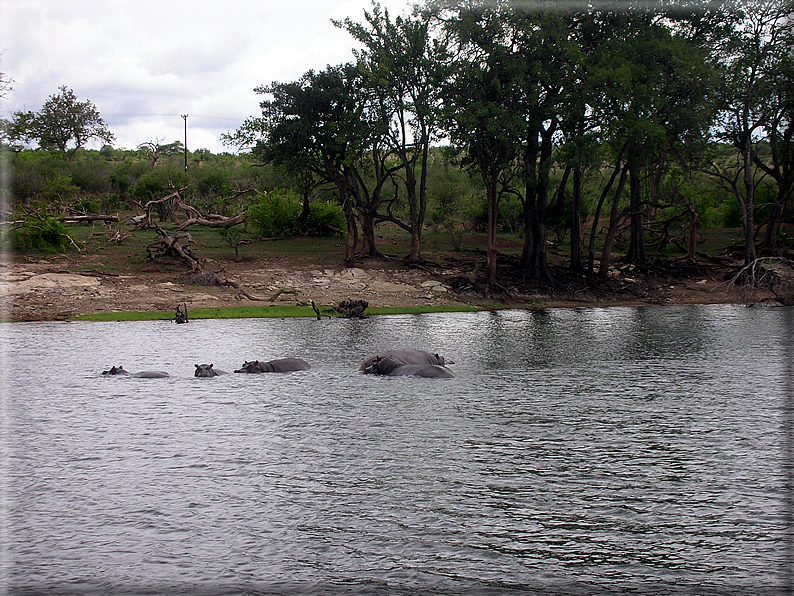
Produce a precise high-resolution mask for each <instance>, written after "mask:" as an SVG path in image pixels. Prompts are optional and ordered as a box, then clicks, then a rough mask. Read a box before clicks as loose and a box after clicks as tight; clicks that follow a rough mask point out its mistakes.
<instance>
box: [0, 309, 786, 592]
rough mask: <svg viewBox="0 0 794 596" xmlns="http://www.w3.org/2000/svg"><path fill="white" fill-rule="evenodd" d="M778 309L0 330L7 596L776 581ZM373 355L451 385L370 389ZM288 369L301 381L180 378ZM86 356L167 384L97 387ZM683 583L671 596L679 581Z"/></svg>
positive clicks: (92, 362) (782, 318)
mask: <svg viewBox="0 0 794 596" xmlns="http://www.w3.org/2000/svg"><path fill="white" fill-rule="evenodd" d="M792 316H794V311H792V310H790V309H773V310H763V309H758V310H756V309H746V308H738V307H724V306H719V307H685V308H653V309H649V308H639V309H633V308H625V309H562V310H550V311H538V312H528V311H503V312H496V313H477V314H446V315H424V316H405V317H378V318H371V319H367V320H324V321H314V320H308V319H307V320H235V321H192V322H191V323H190V324H189V325H173V324H172V323H167V322H151V323H85V324H84V323H69V324H64V323H53V324H18V325H3V326H0V333H2V334H3V335H2V340H3V343H4V345H6V346H8V347H9V349H10V354H11V363H12V365H13V374H11V375H9V378H8V379H7V386H6V392H7V394H8V400H7V403H6V405H5V425H4V429H3V430H4V434H5V436H4V441H3V449H4V453H3V455H4V461H5V462H6V465H5V472H6V473H5V476H6V478H7V483H8V484H7V507H6V512H7V520H6V524H5V536H4V540H3V543H4V545H5V548H6V552H5V557H4V569H3V574H4V575H3V579H4V582H5V584H6V585H7V586H8V588H9V590H10V592H11V593H14V594H16V593H31V594H33V593H45V594H46V593H64V592H68V593H95V592H96V593H105V594H116V593H141V592H142V591H149V592H151V593H165V592H167V593H185V594H190V593H196V592H197V591H206V592H209V593H230V594H231V593H245V592H248V593H250V592H265V593H273V592H276V593H301V594H304V593H335V592H342V593H346V592H354V593H358V592H361V593H383V594H391V593H416V592H419V593H427V594H439V593H444V594H461V593H468V592H472V593H489V594H501V593H514V592H515V593H525V592H529V593H549V592H557V593H588V594H590V593H612V592H614V593H620V592H626V591H631V592H635V593H637V592H639V593H645V592H654V593H659V594H666V593H671V592H677V591H681V592H686V593H704V594H706V593H717V592H718V593H725V592H730V591H731V590H734V591H735V593H747V591H748V590H752V592H753V593H783V592H784V589H783V587H784V586H783V584H784V582H785V576H784V574H783V569H784V565H785V556H786V555H785V553H786V549H785V548H784V547H785V544H784V527H783V517H782V516H783V513H784V511H785V503H786V496H787V495H786V494H785V491H784V487H785V478H784V476H783V471H782V468H783V466H782V463H783V462H782V453H783V449H782V446H783V443H784V439H785V437H784V433H783V432H782V426H781V424H782V422H781V404H782V400H783V396H784V386H785V381H786V379H785V376H784V372H783V371H784V370H785V364H786V356H787V354H788V353H789V351H790V349H791V347H792V345H791V338H790V337H788V336H787V335H786V333H785V329H786V325H787V323H790V321H789V319H790V318H791V317H792ZM396 347H417V348H423V349H430V350H432V351H438V352H439V353H441V354H442V355H444V356H445V357H447V358H448V359H450V360H453V361H454V362H455V364H454V365H453V369H454V371H455V373H456V378H454V379H448V380H447V379H445V380H437V379H411V378H378V377H372V376H368V375H367V376H365V375H360V374H359V373H358V372H357V371H358V365H359V364H360V362H361V361H362V360H364V359H365V358H366V357H368V356H370V355H371V354H374V353H376V352H379V351H382V350H385V349H389V348H396ZM282 356H299V357H303V358H305V359H307V360H308V361H309V362H311V364H312V366H313V368H312V369H311V370H310V371H307V372H305V373H295V374H289V375H274V374H265V375H241V374H238V375H235V374H230V375H225V376H221V377H216V378H212V379H196V378H194V377H192V371H193V365H194V364H195V363H204V362H206V363H210V362H212V363H213V364H214V365H215V367H217V368H222V369H225V370H232V369H234V368H235V367H238V366H239V365H240V364H242V362H243V361H244V360H252V359H260V360H263V359H265V360H266V359H270V358H275V357H282ZM111 365H123V366H124V367H125V368H126V369H128V370H133V371H134V370H143V369H164V370H167V371H169V372H170V373H171V375H172V377H171V378H170V379H131V378H117V377H114V378H108V377H102V376H101V375H100V372H101V371H102V370H104V369H107V368H109V367H110V366H111ZM687 591H688V592H687Z"/></svg>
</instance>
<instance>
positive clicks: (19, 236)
mask: <svg viewBox="0 0 794 596" xmlns="http://www.w3.org/2000/svg"><path fill="white" fill-rule="evenodd" d="M67 233H68V232H67V229H66V226H65V225H64V223H63V222H62V221H61V220H60V219H58V218H57V217H47V218H44V219H36V218H32V217H29V218H27V219H26V220H25V223H23V224H22V225H21V226H20V227H18V228H15V229H14V249H15V250H18V251H22V252H25V251H29V250H38V251H41V252H63V251H64V250H66V246H67V238H66V236H67Z"/></svg>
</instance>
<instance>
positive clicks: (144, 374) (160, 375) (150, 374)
mask: <svg viewBox="0 0 794 596" xmlns="http://www.w3.org/2000/svg"><path fill="white" fill-rule="evenodd" d="M102 374H103V375H126V376H128V377H135V378H138V379H165V378H166V377H170V376H171V375H169V374H168V373H167V372H164V371H162V370H144V371H141V372H136V373H131V372H129V371H126V370H124V367H123V366H111V367H110V370H103V371H102Z"/></svg>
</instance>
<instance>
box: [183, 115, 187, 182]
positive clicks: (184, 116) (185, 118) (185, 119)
mask: <svg viewBox="0 0 794 596" xmlns="http://www.w3.org/2000/svg"><path fill="white" fill-rule="evenodd" d="M187 117H188V115H187V114H182V120H184V121H185V171H186V172H187Z"/></svg>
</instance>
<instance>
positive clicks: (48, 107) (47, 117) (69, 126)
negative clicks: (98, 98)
mask: <svg viewBox="0 0 794 596" xmlns="http://www.w3.org/2000/svg"><path fill="white" fill-rule="evenodd" d="M11 130H12V135H11V136H12V137H16V138H18V139H20V140H23V141H26V142H31V141H35V142H37V143H38V145H39V146H40V147H41V148H42V149H56V150H57V151H60V152H61V153H62V154H63V155H64V156H66V157H67V158H68V159H69V160H71V159H72V157H73V156H74V154H75V152H76V151H77V150H78V149H80V148H82V147H85V146H86V144H87V143H88V142H90V141H92V140H100V141H103V142H104V143H107V144H111V143H112V142H113V141H114V140H115V137H114V135H113V134H112V133H111V132H110V130H109V129H108V127H107V125H106V124H105V122H104V120H102V117H101V116H100V115H99V110H97V107H96V106H95V105H94V104H93V103H92V102H91V101H88V100H86V101H79V100H78V99H77V96H76V95H75V94H74V91H72V90H71V89H69V88H68V87H66V86H62V87H60V88H59V92H58V93H57V94H54V95H51V96H50V97H49V98H48V99H47V101H46V102H44V105H43V106H42V107H41V110H39V111H38V112H15V113H14V119H13V121H12V126H11Z"/></svg>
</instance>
